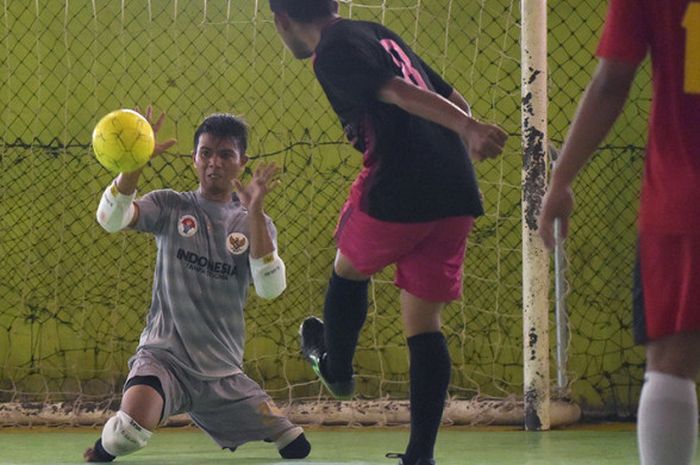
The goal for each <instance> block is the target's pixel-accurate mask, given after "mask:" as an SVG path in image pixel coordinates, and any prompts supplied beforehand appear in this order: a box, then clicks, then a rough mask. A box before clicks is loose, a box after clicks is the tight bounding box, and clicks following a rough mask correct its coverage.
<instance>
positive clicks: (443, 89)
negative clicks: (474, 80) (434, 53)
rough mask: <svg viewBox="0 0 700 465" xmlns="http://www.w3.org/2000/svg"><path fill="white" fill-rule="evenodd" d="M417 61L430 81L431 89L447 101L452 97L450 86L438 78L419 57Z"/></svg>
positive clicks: (440, 77)
mask: <svg viewBox="0 0 700 465" xmlns="http://www.w3.org/2000/svg"><path fill="white" fill-rule="evenodd" d="M418 60H419V61H420V65H421V66H422V67H423V70H424V71H425V74H426V75H427V76H428V79H429V80H430V83H431V84H432V85H433V88H434V89H435V92H436V93H438V94H440V95H442V96H443V97H445V98H447V99H449V98H450V95H452V90H453V89H452V86H451V85H449V84H448V83H447V82H446V81H445V80H444V79H443V78H442V76H440V75H439V74H438V73H436V72H435V70H433V68H431V67H430V66H428V64H427V63H426V62H425V61H423V59H421V58H420V57H418Z"/></svg>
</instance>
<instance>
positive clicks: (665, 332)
mask: <svg viewBox="0 0 700 465" xmlns="http://www.w3.org/2000/svg"><path fill="white" fill-rule="evenodd" d="M639 259H640V265H641V266H640V271H641V284H642V286H641V289H642V294H643V299H642V300H643V313H641V314H640V312H637V313H638V314H637V315H635V316H636V319H637V320H639V319H640V317H642V315H643V320H644V321H643V323H644V329H645V333H646V334H644V336H646V338H644V337H639V335H637V341H638V342H646V341H649V340H651V341H653V340H657V339H661V338H663V337H666V336H670V335H672V334H676V333H681V332H690V331H700V235H678V234H674V235H670V234H657V233H648V232H643V233H641V234H640V235H639ZM636 310H638V309H636ZM635 323H637V324H638V321H636V322H635ZM644 339H646V341H644Z"/></svg>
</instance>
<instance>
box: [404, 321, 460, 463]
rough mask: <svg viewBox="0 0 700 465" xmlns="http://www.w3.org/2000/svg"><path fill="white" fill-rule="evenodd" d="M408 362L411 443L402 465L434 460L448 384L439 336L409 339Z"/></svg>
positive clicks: (443, 346) (447, 359)
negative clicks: (421, 460)
mask: <svg viewBox="0 0 700 465" xmlns="http://www.w3.org/2000/svg"><path fill="white" fill-rule="evenodd" d="M407 341H408V349H409V352H410V360H411V367H410V373H411V439H410V441H409V443H408V447H407V448H406V454H405V459H404V463H405V464H406V465H412V464H413V463H414V462H415V461H416V460H418V459H420V458H428V459H430V458H433V449H434V448H435V440H436V438H437V432H438V429H439V428H440V421H441V420H442V411H443V409H444V407H445V398H446V397H447V386H448V384H449V382H450V369H451V366H450V353H449V351H448V349H447V343H446V342H445V337H444V336H443V335H442V333H423V334H418V335H416V336H412V337H409V338H408V340H407Z"/></svg>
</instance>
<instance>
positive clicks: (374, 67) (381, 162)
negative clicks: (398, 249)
mask: <svg viewBox="0 0 700 465" xmlns="http://www.w3.org/2000/svg"><path fill="white" fill-rule="evenodd" d="M314 71H315V73H316V76H317V77H318V80H319V82H320V84H321V86H322V87H323V90H324V91H325V93H326V96H327V97H328V100H329V101H330V103H331V105H332V107H333V109H334V110H335V112H336V113H337V114H338V117H339V118H340V122H341V124H342V126H343V128H344V130H345V134H346V136H347V138H348V140H350V142H351V143H352V145H353V146H354V147H355V148H356V149H357V150H359V151H360V152H362V153H363V156H364V162H363V163H364V169H363V173H362V174H361V176H360V178H359V182H358V183H356V187H357V186H358V184H359V189H360V193H359V207H360V209H361V210H362V211H364V212H365V213H367V214H368V215H370V216H372V217H374V218H377V219H380V220H384V221H393V222H405V223H413V222H423V221H432V220H435V219H439V218H446V217H450V216H462V215H471V216H479V215H481V214H482V213H483V209H482V206H481V200H480V197H479V188H478V186H477V182H476V175H475V173H474V168H473V167H472V164H471V162H470V160H469V157H468V154H467V150H466V147H465V145H464V144H463V143H462V140H461V139H460V137H459V136H458V135H457V134H456V133H455V132H454V131H452V130H450V129H447V128H445V127H443V126H441V125H438V124H435V123H432V122H430V121H428V120H426V119H423V118H420V117H418V116H415V115H412V114H410V113H408V112H406V111H404V110H402V109H400V108H399V107H397V106H395V105H389V104H385V103H382V102H380V101H379V100H378V99H377V93H378V91H379V89H380V88H381V87H382V86H383V85H384V84H386V82H387V81H388V80H389V79H391V78H393V77H396V76H397V77H402V78H404V79H407V80H410V81H411V82H413V84H415V85H417V86H419V87H421V88H423V89H427V90H430V91H433V92H436V93H438V94H440V95H442V96H443V97H445V98H447V97H449V96H450V94H451V93H452V87H451V86H450V85H449V84H447V83H446V82H445V81H444V80H443V79H442V78H441V77H440V76H439V75H438V74H437V73H436V72H435V71H433V70H432V69H431V68H430V67H429V66H428V65H427V64H426V63H425V62H424V61H423V60H421V59H420V57H418V56H417V55H416V54H415V53H414V52H413V51H412V50H411V48H410V47H409V46H408V45H406V43H405V42H404V41H403V40H402V39H401V38H400V37H399V36H398V35H396V34H395V33H393V32H392V31H390V30H389V29H387V28H386V27H384V26H382V25H380V24H376V23H372V22H366V21H355V20H347V19H339V20H337V21H336V22H334V23H331V24H330V25H329V26H328V27H327V28H326V29H325V30H324V31H323V34H322V36H321V41H320V42H319V44H318V47H317V48H316V51H315V54H314Z"/></svg>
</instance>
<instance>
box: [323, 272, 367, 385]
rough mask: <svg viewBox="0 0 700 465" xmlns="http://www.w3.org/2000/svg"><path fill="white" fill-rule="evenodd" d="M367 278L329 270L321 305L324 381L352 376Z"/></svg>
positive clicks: (364, 304)
mask: <svg viewBox="0 0 700 465" xmlns="http://www.w3.org/2000/svg"><path fill="white" fill-rule="evenodd" d="M368 284H369V280H365V281H353V280H350V279H345V278H341V277H340V276H338V275H337V274H336V273H335V270H333V275H332V276H331V279H330V281H329V282H328V290H327V291H326V301H325V304H324V306H323V324H324V327H325V330H324V335H323V336H324V342H325V344H326V354H327V355H326V357H325V361H324V363H325V365H324V367H323V368H324V372H325V375H326V377H327V378H328V381H338V380H341V381H345V380H349V379H350V378H352V373H353V371H352V358H353V356H354V355H355V347H357V339H358V337H359V336H360V330H361V329H362V325H363V324H364V323H365V318H366V317H367V287H368Z"/></svg>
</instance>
